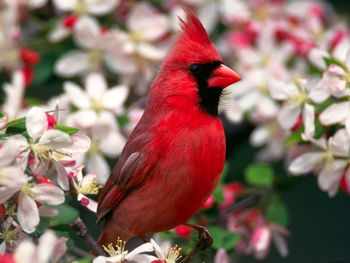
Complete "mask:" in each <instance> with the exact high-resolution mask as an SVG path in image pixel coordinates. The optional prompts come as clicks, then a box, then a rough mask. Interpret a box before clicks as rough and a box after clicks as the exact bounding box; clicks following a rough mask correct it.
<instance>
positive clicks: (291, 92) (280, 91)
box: [268, 79, 298, 100]
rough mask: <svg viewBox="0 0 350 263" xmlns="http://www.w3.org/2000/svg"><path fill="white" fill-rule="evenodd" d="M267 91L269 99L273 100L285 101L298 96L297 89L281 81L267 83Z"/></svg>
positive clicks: (274, 80) (275, 80)
mask: <svg viewBox="0 0 350 263" xmlns="http://www.w3.org/2000/svg"><path fill="white" fill-rule="evenodd" d="M268 90H269V93H270V95H271V97H272V98H273V99H275V100H287V99H288V98H291V97H294V96H296V95H297V94H298V89H297V88H296V87H295V85H293V84H289V83H288V84H287V83H285V82H283V81H280V80H277V79H272V80H270V81H269V83H268Z"/></svg>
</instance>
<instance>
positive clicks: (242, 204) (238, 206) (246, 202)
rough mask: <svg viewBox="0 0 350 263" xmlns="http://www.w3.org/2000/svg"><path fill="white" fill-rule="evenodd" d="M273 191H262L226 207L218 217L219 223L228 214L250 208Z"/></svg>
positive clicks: (269, 189) (270, 189)
mask: <svg viewBox="0 0 350 263" xmlns="http://www.w3.org/2000/svg"><path fill="white" fill-rule="evenodd" d="M273 191H274V189H273V188H267V189H264V190H262V191H261V192H259V193H257V194H255V195H252V196H249V197H247V198H245V199H242V200H241V201H239V202H237V203H235V204H233V205H232V206H230V207H228V208H227V209H225V210H224V211H223V212H222V213H221V215H220V216H219V221H221V220H222V219H223V218H225V217H226V216H227V215H229V214H232V213H234V212H237V211H239V210H242V209H245V208H248V207H251V206H253V205H255V204H257V203H258V202H259V201H260V200H261V198H262V197H263V196H265V195H268V194H271V193H272V192H273Z"/></svg>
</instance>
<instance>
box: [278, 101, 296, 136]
mask: <svg viewBox="0 0 350 263" xmlns="http://www.w3.org/2000/svg"><path fill="white" fill-rule="evenodd" d="M300 106H301V105H300V104H286V105H284V106H283V107H282V108H281V110H280V112H279V114H278V116H277V120H278V122H279V124H280V125H281V126H282V128H283V129H285V130H289V129H291V128H292V127H293V125H294V124H295V123H296V121H297V119H298V117H299V115H300V113H301V108H300Z"/></svg>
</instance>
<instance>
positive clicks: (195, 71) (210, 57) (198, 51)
mask: <svg viewBox="0 0 350 263" xmlns="http://www.w3.org/2000/svg"><path fill="white" fill-rule="evenodd" d="M186 15H187V16H186V20H182V19H179V20H180V26H181V29H182V32H181V34H180V36H179V37H178V39H177V41H176V43H175V44H174V46H173V48H172V49H171V50H170V52H169V54H168V56H167V57H166V59H165V61H164V63H163V65H162V67H161V70H160V73H159V75H158V78H157V79H159V78H160V77H159V76H161V77H162V78H161V79H162V80H161V81H162V82H163V81H173V83H171V85H167V89H169V90H168V92H169V93H170V94H174V93H176V94H183V95H185V96H186V95H188V96H190V95H191V94H193V93H194V92H195V93H196V95H197V100H198V98H199V100H198V101H199V104H200V106H201V108H202V109H203V110H204V111H206V112H208V113H209V114H211V115H218V104H219V100H220V96H221V93H222V90H223V89H224V88H226V87H227V86H229V85H231V84H233V83H235V82H237V81H239V80H240V77H239V75H238V74H237V73H236V72H234V71H233V70H231V69H229V68H228V67H227V66H225V65H224V64H223V60H222V58H221V56H220V55H219V53H218V51H217V50H216V48H215V47H214V45H213V43H212V42H211V40H210V38H209V36H208V34H207V32H206V31H205V29H204V27H203V25H202V24H201V22H200V21H199V20H198V18H197V17H196V16H195V15H194V14H193V13H192V12H191V11H188V10H187V11H186ZM155 83H157V81H156V82H155ZM156 86H157V85H156ZM159 88H161V87H159ZM198 95H199V96H198Z"/></svg>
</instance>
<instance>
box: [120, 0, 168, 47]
mask: <svg viewBox="0 0 350 263" xmlns="http://www.w3.org/2000/svg"><path fill="white" fill-rule="evenodd" d="M150 17H152V19H149V18H150ZM126 24H127V27H128V28H129V29H130V30H131V31H134V32H138V33H140V34H142V37H143V39H144V40H147V41H154V40H156V39H158V38H160V37H161V36H163V35H164V34H165V33H166V32H167V31H168V30H169V27H170V21H169V20H168V18H167V17H166V16H164V15H161V14H159V13H158V12H157V11H156V9H154V8H153V7H152V6H151V5H149V4H147V3H145V2H141V3H138V4H136V5H135V6H134V8H133V9H132V11H131V13H130V15H129V17H128V19H127V21H126Z"/></svg>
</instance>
